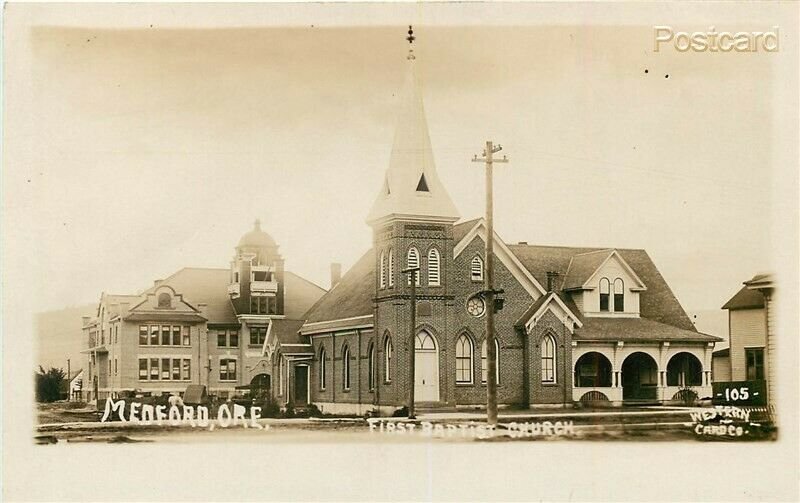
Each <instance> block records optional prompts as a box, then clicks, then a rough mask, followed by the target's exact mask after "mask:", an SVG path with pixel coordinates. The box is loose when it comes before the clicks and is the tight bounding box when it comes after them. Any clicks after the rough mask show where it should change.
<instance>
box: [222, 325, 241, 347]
mask: <svg viewBox="0 0 800 503" xmlns="http://www.w3.org/2000/svg"><path fill="white" fill-rule="evenodd" d="M217 347H218V348H238V347H239V331H238V330H224V329H223V330H217Z"/></svg>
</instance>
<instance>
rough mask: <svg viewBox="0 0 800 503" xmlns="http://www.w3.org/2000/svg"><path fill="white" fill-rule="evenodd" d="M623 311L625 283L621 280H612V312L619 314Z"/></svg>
mask: <svg viewBox="0 0 800 503" xmlns="http://www.w3.org/2000/svg"><path fill="white" fill-rule="evenodd" d="M624 310H625V283H624V282H623V281H622V278H617V279H615V280H614V312H617V313H621V312H622V311H624Z"/></svg>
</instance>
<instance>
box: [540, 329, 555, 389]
mask: <svg viewBox="0 0 800 503" xmlns="http://www.w3.org/2000/svg"><path fill="white" fill-rule="evenodd" d="M542 382H549V383H554V382H556V341H555V340H554V339H553V338H552V337H551V336H549V335H546V336H545V337H544V339H542Z"/></svg>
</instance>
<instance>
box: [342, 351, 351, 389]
mask: <svg viewBox="0 0 800 503" xmlns="http://www.w3.org/2000/svg"><path fill="white" fill-rule="evenodd" d="M342 383H343V385H344V389H350V348H348V347H347V346H345V347H344V351H343V352H342Z"/></svg>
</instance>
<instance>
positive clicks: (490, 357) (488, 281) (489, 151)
mask: <svg viewBox="0 0 800 503" xmlns="http://www.w3.org/2000/svg"><path fill="white" fill-rule="evenodd" d="M501 150H503V146H502V145H493V144H492V142H491V141H487V142H486V148H485V150H484V151H483V155H482V156H481V157H480V158H479V157H478V156H477V154H476V155H475V156H474V157H473V158H472V162H483V163H485V164H486V274H485V275H484V291H483V296H484V300H485V302H486V356H487V358H486V360H487V361H488V364H489V365H488V367H489V368H488V369H487V372H486V395H487V397H486V421H487V423H488V424H489V425H490V426H495V425H497V345H496V342H495V335H494V313H495V301H494V296H495V293H497V292H495V290H494V201H493V197H492V192H493V186H492V168H493V166H492V165H493V164H494V163H496V162H500V163H505V162H508V159H507V158H506V156H505V155H504V156H503V158H502V159H494V157H493V156H494V154H496V153H497V152H500V151H501Z"/></svg>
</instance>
